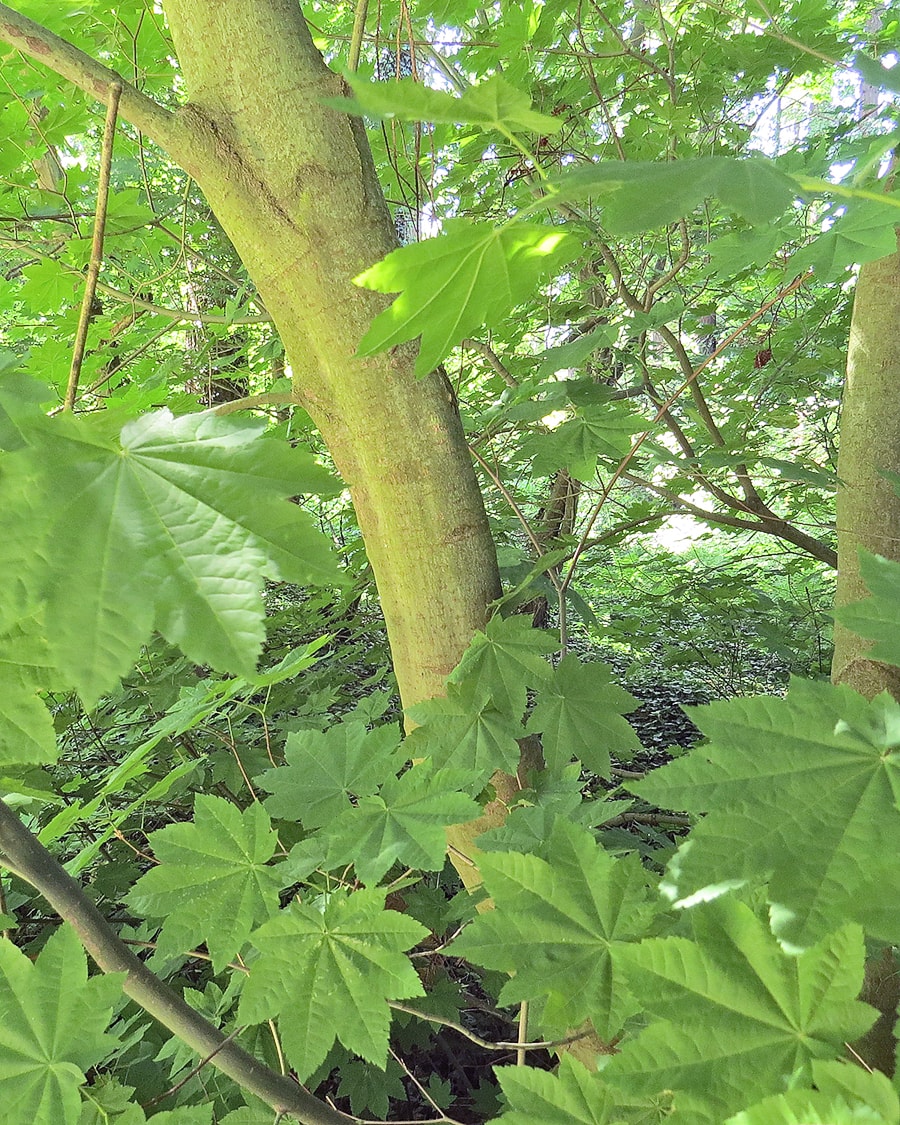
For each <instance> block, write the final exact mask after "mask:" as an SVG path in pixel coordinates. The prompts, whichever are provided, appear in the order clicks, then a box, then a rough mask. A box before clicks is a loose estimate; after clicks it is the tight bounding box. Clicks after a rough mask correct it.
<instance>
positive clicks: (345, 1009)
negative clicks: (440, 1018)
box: [238, 888, 428, 1082]
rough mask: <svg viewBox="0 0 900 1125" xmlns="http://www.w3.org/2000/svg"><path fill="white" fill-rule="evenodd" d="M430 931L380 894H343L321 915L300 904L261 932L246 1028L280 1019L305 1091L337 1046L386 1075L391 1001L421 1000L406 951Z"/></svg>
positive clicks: (246, 995) (246, 994)
mask: <svg viewBox="0 0 900 1125" xmlns="http://www.w3.org/2000/svg"><path fill="white" fill-rule="evenodd" d="M427 933H428V931H427V929H426V928H425V927H424V926H423V925H421V923H419V922H416V921H415V920H414V919H412V918H407V917H405V916H404V915H402V914H399V913H397V911H395V910H385V909H384V892H383V891H378V890H377V889H374V888H373V889H371V890H362V891H355V892H354V893H353V894H351V895H348V894H345V893H344V892H337V893H335V894H333V895H332V896H331V897H330V898H329V899H328V902H327V904H326V906H325V908H324V910H319V909H316V908H314V907H310V906H304V905H301V904H300V903H296V902H295V903H293V904H292V905H291V907H290V909H289V910H287V911H283V912H282V913H281V914H280V915H279V916H278V917H276V918H273V919H272V920H271V921H270V922H266V924H265V925H264V926H262V927H260V929H259V930H257V931H256V933H255V934H254V935H253V939H252V940H253V944H254V945H255V946H256V947H257V948H258V949H259V950H260V957H259V959H258V960H257V961H256V962H255V963H254V965H253V968H252V969H251V970H250V976H249V978H248V980H247V983H246V985H245V986H244V991H243V994H242V996H241V1002H240V1008H239V1010H238V1021H239V1022H240V1023H261V1022H262V1021H263V1020H266V1019H270V1018H271V1016H272V1014H273V1013H279V1014H280V1018H279V1021H278V1023H279V1029H280V1032H281V1037H282V1043H283V1045H284V1050H285V1053H286V1055H287V1057H288V1059H289V1060H290V1062H291V1065H292V1066H293V1067H294V1069H295V1070H296V1071H297V1076H298V1078H299V1079H300V1081H301V1082H302V1081H304V1080H305V1079H306V1078H308V1077H309V1076H310V1074H312V1072H313V1071H314V1070H315V1069H316V1067H317V1066H318V1065H319V1063H321V1062H322V1060H323V1059H324V1058H325V1056H326V1054H327V1053H328V1051H329V1049H330V1047H331V1045H332V1044H333V1043H334V1041H335V1039H339V1040H340V1042H341V1043H343V1045H344V1046H345V1047H346V1048H347V1049H348V1050H349V1051H353V1052H354V1053H355V1054H357V1055H361V1056H362V1057H363V1058H364V1059H367V1060H368V1061H369V1062H370V1063H374V1065H376V1066H379V1067H381V1068H382V1070H383V1069H384V1066H385V1061H386V1059H387V1047H388V1033H389V1030H390V1019H391V1014H390V1008H389V1007H388V1004H387V1001H388V1000H403V999H407V998H409V997H412V996H424V995H425V992H424V989H423V988H422V984H421V981H420V980H419V978H418V976H417V975H416V972H415V970H414V969H413V967H412V965H411V964H410V962H409V958H408V957H406V956H405V950H407V949H409V948H410V947H411V946H413V945H415V944H416V942H418V941H421V940H422V938H424V937H425V936H426V935H427Z"/></svg>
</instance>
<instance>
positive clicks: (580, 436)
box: [522, 403, 646, 481]
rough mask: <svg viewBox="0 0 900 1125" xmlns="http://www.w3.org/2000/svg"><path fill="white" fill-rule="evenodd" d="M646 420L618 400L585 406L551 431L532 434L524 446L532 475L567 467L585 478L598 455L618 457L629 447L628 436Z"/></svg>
mask: <svg viewBox="0 0 900 1125" xmlns="http://www.w3.org/2000/svg"><path fill="white" fill-rule="evenodd" d="M645 428H646V423H645V422H644V420H643V419H642V418H638V417H637V416H636V415H635V414H632V412H631V411H630V410H629V409H628V408H627V407H625V406H623V405H622V404H621V403H604V404H603V405H602V406H591V407H585V408H583V409H581V410H579V411H578V413H577V414H576V415H575V417H574V418H570V419H569V421H568V422H563V423H562V425H560V426H557V428H556V429H555V430H549V431H547V432H546V433H542V434H535V435H534V436H533V437H531V438H530V439H529V440H528V441H527V442H526V443H525V445H524V447H523V450H522V452H523V453H524V454H525V456H526V457H528V456H533V458H534V461H533V464H532V470H533V472H534V474H535V476H550V475H551V474H552V473H555V472H556V471H557V469H568V470H569V472H570V473H571V474H572V476H573V477H574V478H575V479H576V480H583V481H589V480H592V479H593V477H594V473H595V472H596V471H597V458H598V457H612V458H614V459H615V460H617V461H618V460H619V459H620V458H622V457H624V456H625V454H626V453H628V451H629V450H630V449H631V435H632V434H635V433H638V432H639V431H641V430H643V429H645Z"/></svg>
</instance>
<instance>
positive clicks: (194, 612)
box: [0, 410, 337, 705]
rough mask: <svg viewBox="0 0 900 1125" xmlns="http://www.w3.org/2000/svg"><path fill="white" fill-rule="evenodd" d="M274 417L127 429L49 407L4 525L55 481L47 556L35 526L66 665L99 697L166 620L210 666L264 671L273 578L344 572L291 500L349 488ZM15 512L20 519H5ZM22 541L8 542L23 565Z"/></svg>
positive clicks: (175, 637)
mask: <svg viewBox="0 0 900 1125" xmlns="http://www.w3.org/2000/svg"><path fill="white" fill-rule="evenodd" d="M261 432H262V428H261V426H260V425H258V424H256V423H253V422H249V423H245V422H235V421H233V420H230V419H223V418H218V417H216V416H214V415H210V414H194V415H186V416H184V417H178V418H176V417H173V416H172V415H171V414H170V413H169V412H168V411H165V410H162V411H157V412H155V413H153V414H149V415H146V416H144V417H142V418H139V419H137V420H135V421H131V422H128V423H127V424H126V425H125V426H124V427H122V428H121V433H119V427H118V425H117V424H116V422H115V419H113V418H111V417H109V416H105V415H96V416H89V417H73V416H71V415H61V416H60V417H57V418H54V419H47V418H42V417H40V416H38V417H36V418H35V419H34V420H33V421H32V422H31V424H30V425H29V432H28V436H29V439H30V443H31V444H30V447H29V448H27V449H24V450H21V451H19V452H16V453H13V454H10V455H9V456H7V457H6V458H4V476H3V481H2V487H0V501H2V504H3V511H4V516H3V517H2V518H0V532H2V533H3V534H4V535H6V534H7V532H8V533H9V534H10V535H11V536H14V537H17V536H18V533H19V531H20V529H21V528H22V527H23V520H22V517H21V513H20V512H19V510H18V505H19V504H20V503H21V504H27V505H28V508H29V510H31V509H32V508H33V490H34V488H35V487H37V488H38V489H39V491H40V494H41V507H42V526H43V527H44V529H45V548H44V551H43V556H44V557H35V552H34V543H33V540H32V539H31V538H29V536H28V535H25V536H24V538H23V539H22V542H21V556H22V557H21V559H20V566H21V567H22V568H23V569H30V570H32V571H35V572H36V573H38V574H39V580H38V581H37V582H36V583H35V585H36V586H37V588H38V589H39V592H40V593H41V594H42V595H43V597H44V599H45V602H46V617H45V620H46V627H47V633H48V637H49V639H50V643H51V649H52V654H53V657H54V659H55V661H56V663H57V665H58V667H59V669H60V671H61V672H63V673H64V674H65V676H66V677H67V679H68V681H69V682H71V683H72V684H73V685H74V686H75V687H76V688H77V690H78V691H79V693H80V694H81V696H82V698H83V699H84V701H85V703H87V704H88V705H92V704H93V703H94V702H96V700H97V698H98V697H99V695H100V694H101V693H102V692H103V691H105V690H108V689H110V688H111V687H113V686H114V685H115V683H116V681H117V679H118V677H119V676H121V675H122V674H123V673H124V672H125V671H127V669H128V668H129V667H130V666H131V665H132V664H133V662H134V660H135V659H136V657H137V655H138V653H139V651H140V646H141V644H142V643H144V642H145V641H146V640H147V638H148V637H149V635H150V633H151V630H152V629H153V628H154V626H155V627H156V628H157V629H159V631H160V632H161V633H163V635H164V636H165V637H166V638H167V639H168V640H170V641H171V642H172V643H174V644H176V645H178V646H179V647H180V648H181V649H182V651H183V652H184V653H185V654H186V655H187V656H189V657H190V659H192V660H194V661H196V662H197V663H199V664H210V665H212V666H213V667H214V668H217V669H221V670H224V671H232V672H239V673H241V674H243V675H252V673H253V671H254V668H255V663H256V658H257V656H258V654H259V651H260V648H261V645H262V641H263V635H264V633H263V605H262V599H261V593H262V584H263V580H264V576H265V575H269V576H271V577H282V578H285V579H289V580H291V581H296V582H308V581H334V580H336V578H337V571H336V569H335V560H334V557H333V555H332V553H331V549H330V544H329V543H328V541H327V540H326V539H325V537H324V536H323V535H322V534H321V532H319V531H318V530H317V529H316V527H315V526H314V524H313V521H312V520H311V519H310V517H309V516H307V515H306V514H305V513H304V512H302V511H301V510H300V508H299V507H298V506H297V505H295V504H289V503H286V500H285V498H286V497H288V496H291V495H294V494H295V493H297V492H300V491H304V490H307V489H315V490H320V491H333V489H334V487H335V485H334V482H333V481H332V479H331V478H330V477H329V476H328V474H327V473H326V472H325V471H324V470H323V469H321V468H320V467H319V466H318V465H317V464H316V463H315V462H314V461H313V459H312V458H311V457H310V456H309V455H307V454H305V453H303V452H301V451H299V450H292V449H290V448H289V447H288V446H286V445H284V444H282V443H280V442H277V441H274V440H270V439H265V438H261ZM7 513H8V515H9V519H8V521H7ZM13 558H14V552H11V550H10V549H9V547H5V548H4V550H3V559H4V561H5V562H6V563H7V564H8V565H11V560H12V559H13Z"/></svg>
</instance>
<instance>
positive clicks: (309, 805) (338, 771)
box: [255, 720, 400, 828]
mask: <svg viewBox="0 0 900 1125" xmlns="http://www.w3.org/2000/svg"><path fill="white" fill-rule="evenodd" d="M399 745H400V730H399V727H395V726H388V725H385V726H381V727H376V728H375V729H374V730H371V731H370V730H367V729H366V726H365V724H364V723H361V722H357V721H355V720H354V721H352V722H346V723H336V724H335V725H334V726H333V727H329V729H328V730H326V731H325V732H324V733H322V732H319V731H314V730H305V731H297V732H295V733H293V734H290V735H288V739H287V746H286V749H285V754H284V757H285V761H286V763H287V764H286V765H284V766H278V767H277V768H276V769H274V770H266V772H265V773H263V774H260V776H259V777H258V778H256V779H255V780H256V781H258V782H259V784H260V785H261V786H262V788H263V789H265V790H266V791H267V792H268V793H271V794H272V796H271V797H267V798H266V800H265V802H264V804H265V806H266V808H267V809H268V810H269V812H270V813H271V814H272V816H275V817H279V818H281V819H283V820H294V821H297V822H298V823H300V824H302V825H303V826H304V827H305V828H319V827H321V826H322V825H323V824H328V823H329V821H331V820H333V819H334V818H335V817H336V816H338V815H339V814H340V813H342V812H343V811H344V810H345V809H348V808H350V806H351V798H360V797H371V796H372V795H373V794H374V793H375V792H376V791H377V789H378V786H379V785H380V783H381V781H382V780H383V778H384V776H385V773H394V772H395V769H396V766H397V765H398V763H397V762H396V753H397V747H398V746H399Z"/></svg>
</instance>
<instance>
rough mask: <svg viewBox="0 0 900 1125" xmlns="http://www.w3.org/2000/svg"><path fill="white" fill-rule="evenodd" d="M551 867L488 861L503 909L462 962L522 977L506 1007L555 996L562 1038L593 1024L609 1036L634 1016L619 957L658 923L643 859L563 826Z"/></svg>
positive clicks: (547, 1012)
mask: <svg viewBox="0 0 900 1125" xmlns="http://www.w3.org/2000/svg"><path fill="white" fill-rule="evenodd" d="M549 855H550V859H549V860H548V861H545V860H543V859H539V858H538V857H537V856H533V855H522V854H520V853H518V852H489V853H485V854H483V855H481V856H480V857H479V868H480V869H481V872H482V874H483V875H484V882H485V886H486V888H487V890H488V893H489V894H490V895H491V897H492V898H493V900H494V903H495V905H496V909H495V910H492V911H489V912H487V913H485V914H481V915H479V917H478V918H476V919H475V921H474V922H473V923H472V924H471V925H470V926H469V927H468V928H467V929H466V930H465V931H464V932H463V934H462V936H461V937H460V938H459V939H458V940H457V941H455V942H454V943H453V951H454V953H456V954H458V955H460V956H462V957H468V958H470V959H471V960H473V961H474V962H475V963H476V964H478V965H484V966H485V967H486V968H489V969H500V970H502V971H504V972H514V973H515V976H514V977H513V978H512V979H511V980H509V981H507V982H506V983H505V984H504V985H503V988H502V990H501V993H500V999H501V1001H502V1002H503V1003H504V1004H511V1003H515V1002H516V1001H520V1000H534V999H537V998H538V997H546V998H547V1003H546V1006H545V1009H544V1022H546V1024H547V1026H548V1027H549V1028H551V1029H553V1030H554V1031H562V1030H564V1029H565V1028H571V1027H577V1026H578V1025H579V1024H580V1023H582V1022H583V1021H584V1020H585V1019H590V1020H591V1021H592V1023H593V1025H594V1027H595V1028H596V1029H597V1032H598V1034H599V1035H601V1036H606V1035H612V1034H614V1033H615V1032H617V1031H618V1030H619V1029H620V1028H621V1026H622V1023H623V1022H624V1020H625V1018H626V1017H627V1016H629V1015H631V1014H632V1013H633V1011H634V1008H633V1003H632V1000H631V998H630V996H628V994H627V993H624V992H623V990H622V989H621V988H620V987H615V988H614V987H613V969H612V961H611V952H612V950H613V949H615V948H617V947H618V946H621V945H622V944H623V943H625V942H628V941H633V940H635V939H636V938H637V937H639V936H640V935H641V934H642V933H644V932H645V928H646V925H647V922H648V921H649V919H650V917H651V916H652V914H653V907H652V906H650V905H649V903H648V895H647V889H646V878H645V876H644V873H643V871H642V870H641V865H640V862H639V860H638V859H637V857H636V855H630V856H627V857H626V858H624V859H614V858H613V857H612V856H611V855H609V853H608V852H605V851H603V849H602V848H601V847H599V846H598V845H597V843H596V841H595V840H594V838H593V836H591V835H590V833H588V832H585V831H584V830H583V829H581V828H577V827H576V826H575V825H572V824H568V823H567V822H566V821H565V820H563V819H562V818H561V817H558V818H557V819H556V821H555V823H554V826H553V834H552V837H551V839H550V844H549Z"/></svg>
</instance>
